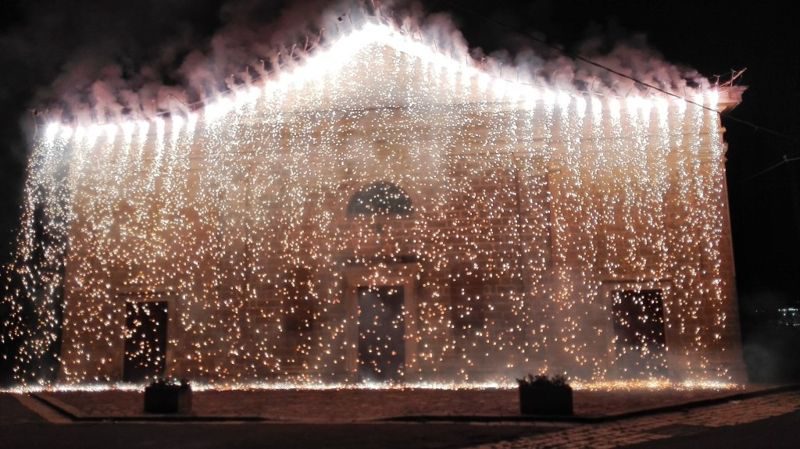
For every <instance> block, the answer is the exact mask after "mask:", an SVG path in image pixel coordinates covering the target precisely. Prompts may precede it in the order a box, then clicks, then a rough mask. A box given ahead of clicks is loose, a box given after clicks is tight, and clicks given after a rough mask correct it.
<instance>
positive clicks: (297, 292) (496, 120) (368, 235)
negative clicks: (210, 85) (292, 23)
mask: <svg viewBox="0 0 800 449" xmlns="http://www.w3.org/2000/svg"><path fill="white" fill-rule="evenodd" d="M309 53H310V55H309V56H308V57H307V58H305V59H303V60H302V61H301V62H296V61H289V62H287V63H285V64H283V65H282V66H281V67H282V68H281V69H280V70H276V71H275V72H274V73H273V74H272V75H271V76H270V77H269V78H268V79H267V80H266V81H263V82H260V83H254V84H252V85H249V86H244V85H243V86H242V87H240V88H238V89H234V92H232V93H230V94H226V95H221V96H219V97H218V98H216V99H214V100H213V101H209V102H208V103H207V104H206V105H205V106H203V107H202V108H200V109H198V110H195V111H187V112H174V113H172V114H171V115H170V116H168V117H158V118H154V119H149V120H131V121H126V122H124V123H121V124H102V125H99V124H96V125H86V124H83V125H76V126H72V125H70V126H68V125H53V126H52V127H51V128H49V129H48V132H47V133H45V135H44V136H43V138H42V142H40V144H39V146H38V147H37V153H36V156H35V157H38V158H41V160H42V161H44V163H42V164H41V165H39V166H41V167H43V168H42V169H41V170H44V171H47V170H52V168H48V167H51V165H48V164H47V163H46V162H47V161H48V160H50V159H48V158H55V157H57V156H54V155H60V156H58V157H63V155H66V160H67V161H68V164H67V166H68V169H67V170H66V171H65V172H63V173H65V174H63V178H61V181H60V182H61V184H59V185H63V186H67V187H68V188H67V189H66V190H65V191H66V192H68V193H67V194H64V193H63V192H64V190H58V192H60V193H58V192H56V190H55V188H54V190H53V192H56V193H58V195H62V196H61V197H60V198H62V199H63V201H65V204H66V210H67V212H68V214H67V216H68V217H69V220H68V223H69V224H68V227H67V228H66V230H65V231H64V232H65V235H66V240H67V242H68V243H67V246H66V248H67V249H66V259H65V261H66V262H65V270H64V321H63V333H62V345H61V368H60V374H59V376H60V379H61V380H62V381H63V382H66V383H80V382H98V381H99V382H114V381H120V380H131V381H137V380H142V379H144V378H147V377H152V376H156V375H170V376H176V377H187V378H191V379H196V380H201V381H208V382H217V383H240V382H241V383H247V382H267V383H269V382H304V381H305V382H314V383H316V382H345V381H393V382H406V383H415V382H484V381H495V380H501V381H508V380H510V379H513V378H514V377H515V376H516V377H520V376H521V375H523V374H525V373H528V372H534V373H536V372H544V371H548V372H566V373H567V374H568V375H569V376H571V377H572V378H574V379H581V380H614V379H624V380H631V379H651V378H667V379H673V380H722V381H731V380H733V381H735V380H740V379H741V378H742V377H741V376H742V375H743V364H742V360H741V343H740V336H739V328H738V314H737V305H736V297H735V291H734V288H735V284H734V266H733V260H732V251H731V239H730V225H729V220H728V205H727V193H726V182H725V165H724V163H725V149H726V146H725V144H724V142H723V132H724V130H723V128H722V127H721V124H720V120H719V115H718V114H717V113H716V112H714V109H717V108H719V109H724V108H729V107H733V106H735V105H736V103H737V102H738V101H739V94H740V92H739V91H737V90H735V89H708V90H706V91H699V92H694V93H693V94H692V95H695V96H693V97H692V98H691V100H690V101H686V100H684V99H679V98H673V97H670V96H666V95H661V94H651V93H649V92H644V91H638V90H636V91H633V93H630V94H628V95H625V96H620V95H617V94H614V93H613V92H610V91H605V92H589V91H586V90H578V89H575V88H559V87H556V86H550V85H547V84H544V83H540V82H538V81H536V80H530V81H520V80H518V79H517V78H516V77H514V76H510V75H508V74H505V75H504V74H503V72H502V70H488V69H486V70H485V69H484V68H482V67H481V66H479V65H478V64H477V63H475V62H473V61H472V60H459V59H457V58H455V57H452V56H448V55H446V54H444V53H443V52H440V51H439V50H438V48H437V47H435V46H433V45H430V44H426V43H424V42H423V41H422V40H419V39H417V38H414V37H412V36H411V35H410V34H406V33H403V32H401V31H399V30H398V29H396V28H394V27H392V26H389V25H385V24H382V23H379V22H377V21H376V22H368V23H366V24H364V25H361V26H359V27H357V29H355V30H353V31H348V32H342V33H341V36H340V37H338V38H335V39H331V40H330V41H329V42H328V43H327V44H325V45H324V46H321V47H320V48H318V49H316V50H312V51H310V52H309ZM645 94H647V95H648V96H644V95H645ZM40 178H41V179H50V178H47V176H45V175H41V177H40Z"/></svg>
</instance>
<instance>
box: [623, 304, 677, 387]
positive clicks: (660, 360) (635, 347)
mask: <svg viewBox="0 0 800 449" xmlns="http://www.w3.org/2000/svg"><path fill="white" fill-rule="evenodd" d="M611 310H612V313H613V321H614V334H615V340H616V344H615V346H616V361H615V364H616V365H617V369H618V370H619V374H621V375H623V376H624V377H625V378H628V379H632V378H652V377H660V376H664V375H666V374H667V360H666V351H667V342H666V332H665V329H664V296H663V291H662V290H660V289H645V290H632V289H631V290H616V291H614V292H613V293H612V307H611Z"/></svg>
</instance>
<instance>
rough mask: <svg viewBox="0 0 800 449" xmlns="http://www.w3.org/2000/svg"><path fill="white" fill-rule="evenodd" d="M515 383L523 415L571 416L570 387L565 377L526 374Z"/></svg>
mask: <svg viewBox="0 0 800 449" xmlns="http://www.w3.org/2000/svg"><path fill="white" fill-rule="evenodd" d="M517 382H518V383H519V409H520V413H522V414H523V415H562V416H566V415H572V387H570V386H569V384H568V383H567V378H566V377H565V376H562V375H555V376H553V377H548V376H547V375H546V374H539V375H537V376H534V375H532V374H528V375H527V376H525V377H523V378H522V379H517Z"/></svg>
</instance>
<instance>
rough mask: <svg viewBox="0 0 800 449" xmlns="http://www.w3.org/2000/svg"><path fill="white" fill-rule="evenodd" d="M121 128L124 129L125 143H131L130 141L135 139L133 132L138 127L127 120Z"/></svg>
mask: <svg viewBox="0 0 800 449" xmlns="http://www.w3.org/2000/svg"><path fill="white" fill-rule="evenodd" d="M120 128H122V136H123V138H124V139H125V142H126V143H130V141H131V140H132V139H133V131H134V129H135V128H136V125H135V124H134V122H133V121H131V120H125V121H124V122H122V125H120Z"/></svg>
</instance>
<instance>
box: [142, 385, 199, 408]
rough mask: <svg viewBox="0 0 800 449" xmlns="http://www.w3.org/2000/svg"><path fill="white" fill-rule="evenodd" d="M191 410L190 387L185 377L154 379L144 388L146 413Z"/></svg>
mask: <svg viewBox="0 0 800 449" xmlns="http://www.w3.org/2000/svg"><path fill="white" fill-rule="evenodd" d="M191 410H192V388H191V386H189V382H188V381H187V380H185V379H181V380H175V379H164V378H159V379H156V380H154V381H153V382H152V383H150V385H148V386H147V387H145V389H144V411H145V412H146V413H189V412H190V411H191Z"/></svg>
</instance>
